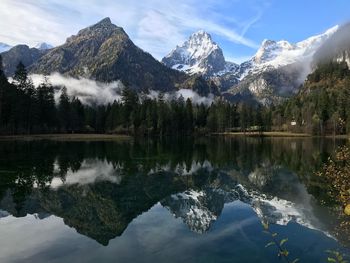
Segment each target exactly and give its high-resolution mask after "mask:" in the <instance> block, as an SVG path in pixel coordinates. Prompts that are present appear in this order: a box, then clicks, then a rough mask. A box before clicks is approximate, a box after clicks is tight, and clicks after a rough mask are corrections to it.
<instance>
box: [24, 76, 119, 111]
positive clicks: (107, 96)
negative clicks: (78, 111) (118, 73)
mask: <svg viewBox="0 0 350 263" xmlns="http://www.w3.org/2000/svg"><path fill="white" fill-rule="evenodd" d="M30 77H31V78H32V80H33V83H34V85H35V86H39V85H40V83H42V82H43V79H44V76H43V75H36V74H35V75H31V76H30ZM47 78H48V80H49V81H50V83H51V84H52V85H53V86H57V87H63V86H64V87H66V88H67V93H68V95H69V96H70V97H77V98H79V99H80V100H81V101H82V103H84V104H92V103H97V104H107V103H112V102H113V101H114V100H120V98H121V96H120V95H119V94H120V91H121V90H122V88H123V84H122V83H121V82H120V81H114V82H111V83H102V82H97V81H94V80H90V79H86V78H79V79H76V78H72V77H65V76H63V75H61V74H59V73H53V74H52V75H50V76H47ZM60 95H61V93H60V92H56V93H55V98H56V101H57V100H58V97H59V96H60Z"/></svg>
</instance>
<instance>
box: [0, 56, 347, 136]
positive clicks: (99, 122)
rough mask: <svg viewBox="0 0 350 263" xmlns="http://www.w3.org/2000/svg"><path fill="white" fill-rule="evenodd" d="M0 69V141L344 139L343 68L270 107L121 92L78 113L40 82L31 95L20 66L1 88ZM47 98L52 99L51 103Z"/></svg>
mask: <svg viewBox="0 0 350 263" xmlns="http://www.w3.org/2000/svg"><path fill="white" fill-rule="evenodd" d="M1 65H2V63H1V57H0V134H35V133H121V134H133V135H161V136H166V135H174V134H176V135H192V134H208V133H216V132H220V133H221V132H239V131H241V132H249V131H256V132H262V131H291V132H305V133H309V134H316V135H327V134H334V135H336V134H346V133H350V107H349V105H350V89H349V87H350V70H349V69H348V66H347V64H346V63H345V62H344V63H335V62H332V63H326V64H323V65H321V66H319V67H318V68H317V69H316V70H315V71H314V72H313V73H312V74H310V75H309V76H308V78H307V80H306V81H305V83H304V84H303V86H302V87H301V89H300V92H299V93H298V94H297V95H296V96H294V97H292V98H290V99H288V100H286V101H285V102H284V103H281V104H279V105H277V106H274V105H269V106H263V105H260V104H258V103H256V104H252V103H244V102H240V103H230V102H228V101H226V100H224V99H222V98H217V99H216V100H215V101H214V102H213V103H211V104H210V105H206V104H203V103H202V104H196V103H193V102H192V101H191V100H190V99H187V100H185V99H184V98H183V97H182V96H180V97H178V98H173V99H170V100H169V99H165V96H164V94H162V93H159V95H158V97H157V98H150V97H148V96H147V95H140V94H137V92H136V91H135V90H133V89H131V88H128V87H125V88H124V89H123V90H122V94H121V100H118V101H114V102H113V103H109V104H106V105H98V104H95V105H86V104H83V103H82V102H81V101H80V100H79V98H76V97H70V96H68V94H67V89H66V88H65V87H54V86H52V85H51V84H50V82H49V81H48V79H46V78H45V79H44V80H43V81H42V83H41V84H40V85H39V86H38V87H34V85H33V82H32V81H31V79H30V77H29V76H28V73H27V70H26V68H25V67H24V66H23V64H22V63H19V65H18V66H17V69H16V72H15V74H14V76H13V78H12V81H11V82H9V80H8V79H7V78H6V76H5V74H4V72H3V70H2V66H1ZM55 94H60V96H59V97H58V98H56V100H55ZM56 96H57V95H56Z"/></svg>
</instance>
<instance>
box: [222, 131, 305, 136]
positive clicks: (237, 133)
mask: <svg viewBox="0 0 350 263" xmlns="http://www.w3.org/2000/svg"><path fill="white" fill-rule="evenodd" d="M215 135H224V136H252V137H260V136H263V137H311V136H312V135H310V134H306V133H292V132H224V133H215Z"/></svg>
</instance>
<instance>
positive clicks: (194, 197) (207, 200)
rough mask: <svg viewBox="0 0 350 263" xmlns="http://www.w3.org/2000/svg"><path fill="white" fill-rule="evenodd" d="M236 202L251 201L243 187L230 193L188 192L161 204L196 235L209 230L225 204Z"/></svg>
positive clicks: (216, 191) (239, 186)
mask: <svg viewBox="0 0 350 263" xmlns="http://www.w3.org/2000/svg"><path fill="white" fill-rule="evenodd" d="M236 200H245V201H247V200H249V196H248V195H247V192H246V191H245V189H244V188H243V187H242V186H241V185H237V186H235V187H234V188H233V189H230V190H229V191H225V190H223V189H220V188H212V187H207V188H205V189H204V190H201V191H194V190H187V191H185V192H182V193H178V194H173V195H171V196H169V197H167V198H165V199H164V200H163V201H162V202H161V203H162V205H163V206H165V207H166V208H168V209H169V210H170V211H171V212H172V213H173V214H174V216H175V217H181V218H183V221H184V223H185V224H187V225H188V227H189V228H190V229H191V231H194V232H196V233H204V232H206V231H208V230H209V228H210V226H211V224H212V222H214V221H215V220H216V219H217V218H218V217H219V216H220V214H221V212H222V209H223V208H224V204H225V203H229V202H233V201H236Z"/></svg>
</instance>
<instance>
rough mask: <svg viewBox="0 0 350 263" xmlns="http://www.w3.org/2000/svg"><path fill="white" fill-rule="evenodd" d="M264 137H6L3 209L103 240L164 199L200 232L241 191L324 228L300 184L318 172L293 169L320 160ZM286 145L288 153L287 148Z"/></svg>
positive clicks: (259, 207)
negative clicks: (52, 218) (170, 140)
mask: <svg viewBox="0 0 350 263" xmlns="http://www.w3.org/2000/svg"><path fill="white" fill-rule="evenodd" d="M263 144H266V145H263V146H261V144H260V143H258V142H257V141H255V140H252V141H245V140H244V141H242V142H241V141H234V140H233V141H230V144H229V145H228V144H227V143H226V142H224V145H222V144H221V143H217V142H216V144H213V143H211V141H209V142H205V143H200V144H196V145H195V144H193V143H186V142H184V143H178V144H172V145H171V147H169V145H167V144H165V145H162V144H155V145H153V144H149V143H148V144H146V145H140V144H132V145H130V144H128V143H125V144H124V143H117V144H113V143H111V142H109V143H97V142H94V143H89V144H85V143H53V142H52V143H51V142H45V143H40V144H39V143H37V142H36V143H35V142H33V143H25V144H24V145H20V144H18V145H15V146H14V145H13V144H8V145H7V144H4V145H1V146H3V147H0V154H1V156H6V155H9V156H10V157H11V158H9V160H10V161H7V162H6V163H5V162H4V163H3V162H2V160H1V159H0V168H1V169H2V170H6V171H9V172H8V173H7V174H4V175H3V176H2V177H1V178H0V197H1V199H0V200H1V201H0V218H1V217H3V216H7V215H8V214H12V215H14V216H17V217H22V216H25V215H27V214H37V215H38V218H39V219H40V218H45V217H46V216H48V215H50V214H53V215H56V216H58V217H61V218H63V219H64V222H65V224H66V225H68V226H70V227H74V228H75V229H76V230H77V231H78V232H79V233H81V234H83V235H85V236H88V237H90V238H93V239H94V240H96V241H98V242H99V243H101V244H103V245H107V244H108V242H109V240H111V239H113V238H115V237H117V236H120V235H122V233H123V232H124V230H125V229H126V228H127V226H128V224H130V222H132V220H133V219H135V218H136V217H138V216H139V215H141V214H142V213H143V212H146V211H148V210H149V209H150V208H151V207H153V206H154V205H155V204H157V203H158V202H161V204H162V205H163V206H164V207H166V208H167V209H168V210H169V211H170V212H171V213H172V214H174V216H175V217H179V218H182V220H183V221H184V223H186V224H187V225H188V226H189V228H190V229H191V230H192V231H194V232H197V233H204V232H206V231H208V230H209V229H210V226H211V225H212V223H213V222H214V221H215V220H217V219H218V218H219V216H220V214H221V213H222V210H223V208H224V205H225V203H229V202H233V201H236V200H239V201H241V202H244V203H246V204H248V205H251V207H252V208H253V209H254V210H255V211H256V212H257V214H258V216H259V217H261V218H262V219H264V220H268V221H269V222H271V223H277V224H286V223H288V222H289V221H291V220H294V221H296V222H298V223H300V224H302V225H305V226H307V227H309V228H315V229H326V228H327V227H326V226H325V225H327V224H323V223H321V222H320V217H319V216H318V215H317V213H319V210H320V209H319V207H318V205H317V203H316V202H315V200H314V198H313V197H312V196H311V195H310V194H309V193H308V191H309V188H307V187H305V184H304V183H302V182H306V186H309V185H311V186H312V187H313V182H314V181H313V180H314V179H313V178H310V177H305V178H303V177H301V178H300V177H298V176H296V174H295V173H293V172H291V171H292V170H295V169H296V168H298V169H303V170H302V171H299V170H298V174H299V175H304V174H308V172H307V171H308V170H307V169H310V170H311V171H312V169H315V168H313V167H315V166H316V165H317V164H318V163H319V162H318V161H315V158H314V157H312V159H311V160H307V159H305V158H304V159H302V158H303V157H302V156H300V153H299V151H297V150H293V149H294V148H295V147H294V148H293V149H292V150H291V149H290V148H289V147H290V145H291V144H290V143H289V141H288V143H286V144H284V141H283V143H278V144H273V143H271V142H270V143H268V142H263ZM276 145H278V147H277V146H276ZM293 145H294V144H293ZM304 145H305V144H299V142H297V147H296V149H299V150H300V151H301V152H304V151H305V149H304V148H303V147H304ZM194 146H195V148H191V147H194ZM281 147H282V148H281ZM298 147H300V148H298ZM167 149H172V150H171V151H169V150H167ZM227 149H229V150H227ZM311 149H313V148H311ZM288 150H289V151H290V155H289V156H284V154H285V152H286V151H288ZM265 151H266V152H265ZM247 153H249V154H247ZM250 153H254V155H252V154H250ZM5 154H6V155H5ZM28 156H30V157H29V158H30V159H29V162H28ZM307 156H312V155H311V154H310V153H309V154H307ZM313 156H316V154H314V155H313ZM278 158H280V159H278ZM301 160H303V161H304V162H305V163H304V162H301ZM300 180H303V181H302V182H301V181H300ZM312 187H311V188H310V189H311V190H312V191H311V192H314V189H315V188H312ZM1 210H3V211H1ZM322 218H325V217H322ZM0 220H1V219H0ZM326 220H327V218H325V219H324V222H326Z"/></svg>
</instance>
